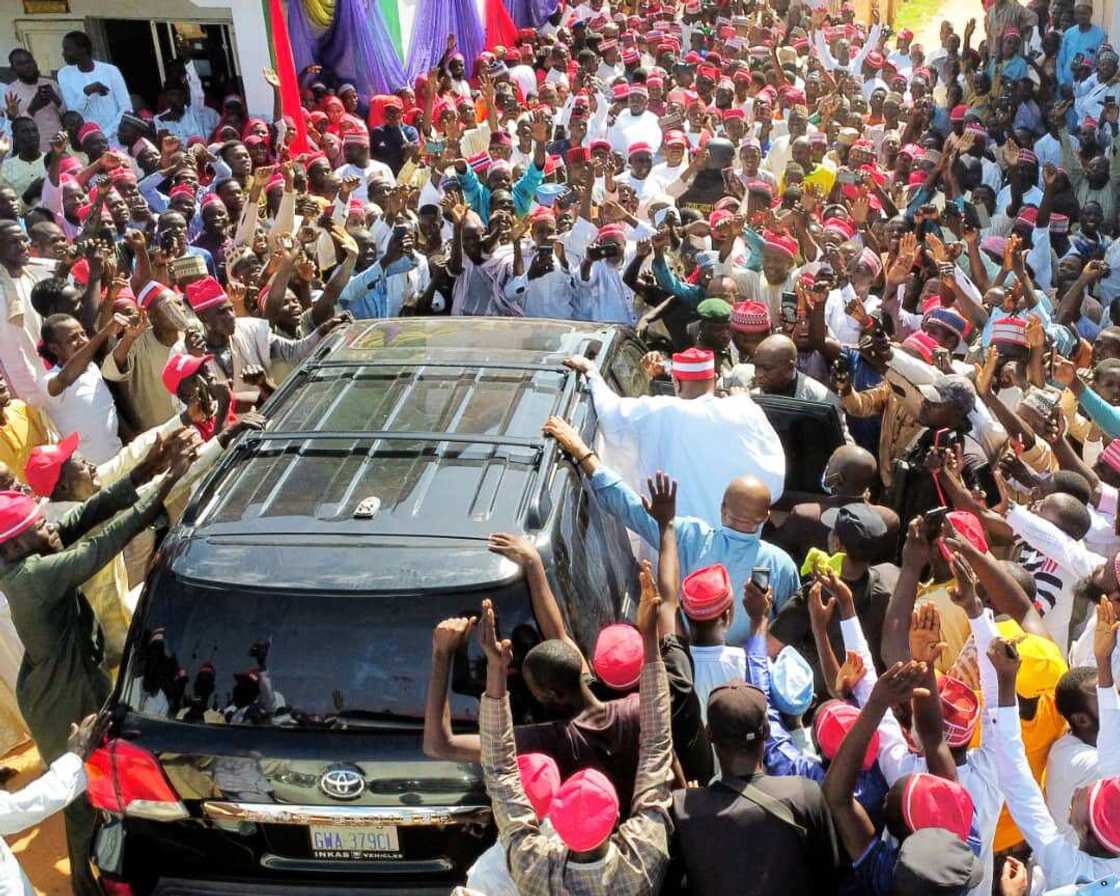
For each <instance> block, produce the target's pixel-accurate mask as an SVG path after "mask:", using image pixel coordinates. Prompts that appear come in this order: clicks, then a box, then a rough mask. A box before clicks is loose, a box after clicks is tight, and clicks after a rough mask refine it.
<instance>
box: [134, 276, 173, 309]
mask: <svg viewBox="0 0 1120 896" xmlns="http://www.w3.org/2000/svg"><path fill="white" fill-rule="evenodd" d="M165 292H171V290H170V289H168V288H167V287H166V286H164V285H163V284H162V283H160V282H159V281H158V280H149V281H148V282H147V283H145V284H144V285H143V286H142V287H141V288H140V294H139V295H138V296H137V297H136V303H137V304H138V305H139V306H140V307H141V308H147V307H148V306H149V305H151V304H152V302H154V301H155V299H156V297H157V296H160V295H163V293H165Z"/></svg>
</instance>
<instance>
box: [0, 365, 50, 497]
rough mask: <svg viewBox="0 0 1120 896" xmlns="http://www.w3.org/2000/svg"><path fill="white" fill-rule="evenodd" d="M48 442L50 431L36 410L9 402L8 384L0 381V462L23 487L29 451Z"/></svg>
mask: <svg viewBox="0 0 1120 896" xmlns="http://www.w3.org/2000/svg"><path fill="white" fill-rule="evenodd" d="M50 441H51V428H50V426H48V424H47V422H46V420H45V419H44V417H43V415H42V414H41V413H40V412H39V410H38V408H33V407H30V406H28V405H26V404H24V403H23V402H22V401H20V400H19V399H18V398H13V397H12V393H11V391H10V390H9V389H8V383H7V382H6V381H5V380H4V378H3V377H0V462H2V463H4V464H7V466H8V469H9V470H10V471H11V473H12V475H13V476H15V477H16V478H17V479H18V480H19V481H20V482H22V483H25V484H26V482H27V479H26V478H25V477H24V470H26V469H27V459H28V457H30V456H31V449H32V448H37V447H38V446H40V445H46V444H48V443H49V442H50Z"/></svg>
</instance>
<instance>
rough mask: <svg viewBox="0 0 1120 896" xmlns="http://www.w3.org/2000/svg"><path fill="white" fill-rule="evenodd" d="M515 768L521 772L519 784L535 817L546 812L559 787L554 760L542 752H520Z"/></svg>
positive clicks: (540, 816)
mask: <svg viewBox="0 0 1120 896" xmlns="http://www.w3.org/2000/svg"><path fill="white" fill-rule="evenodd" d="M517 770H518V771H520V772H521V786H522V787H524V788H525V795H526V796H527V797H528V798H529V803H530V805H532V807H533V811H534V812H536V813H537V818H544V817H545V816H546V815H547V814H548V807H549V806H550V805H552V798H553V797H554V796H555V795H556V791H557V790H559V789H560V769H559V767H558V766H557V765H556V760H555V759H553V758H552V757H551V756H546V755H545V754H544V753H522V754H521V755H520V756H518V757H517Z"/></svg>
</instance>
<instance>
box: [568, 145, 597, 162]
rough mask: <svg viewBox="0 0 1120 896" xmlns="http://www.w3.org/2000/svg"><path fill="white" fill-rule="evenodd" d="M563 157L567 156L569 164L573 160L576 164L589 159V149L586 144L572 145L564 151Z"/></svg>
mask: <svg viewBox="0 0 1120 896" xmlns="http://www.w3.org/2000/svg"><path fill="white" fill-rule="evenodd" d="M565 158H567V160H568V163H569V164H571V163H573V162H574V163H576V164H579V163H581V162H582V163H587V162H590V161H591V150H589V149H588V148H587V147H586V146H573V147H572V148H571V149H569V150H568V151H567V153H565Z"/></svg>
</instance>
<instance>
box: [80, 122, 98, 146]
mask: <svg viewBox="0 0 1120 896" xmlns="http://www.w3.org/2000/svg"><path fill="white" fill-rule="evenodd" d="M101 132H102V131H101V128H100V127H99V126H98V124H97V122H95V121H87V122H86V123H85V124H83V125H82V126H81V127H80V128H78V146H81V145H82V144H83V143H85V142H86V138H87V137H89V136H91V135H93V134H100V133H101Z"/></svg>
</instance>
